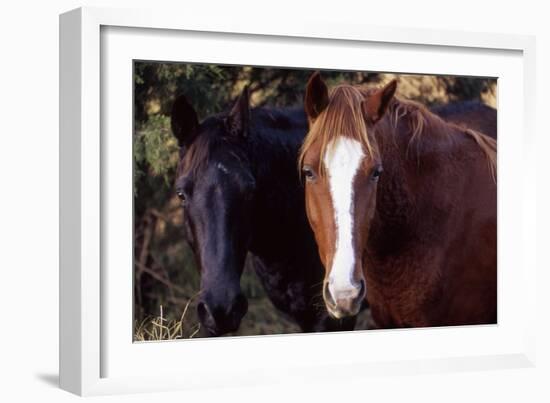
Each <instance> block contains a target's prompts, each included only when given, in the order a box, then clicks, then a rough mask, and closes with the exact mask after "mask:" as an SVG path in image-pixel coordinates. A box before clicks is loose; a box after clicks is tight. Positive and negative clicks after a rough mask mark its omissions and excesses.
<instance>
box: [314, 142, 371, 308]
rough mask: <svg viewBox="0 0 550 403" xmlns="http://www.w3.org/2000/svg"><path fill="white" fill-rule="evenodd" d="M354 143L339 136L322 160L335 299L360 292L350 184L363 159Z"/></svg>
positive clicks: (352, 295)
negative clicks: (329, 216)
mask: <svg viewBox="0 0 550 403" xmlns="http://www.w3.org/2000/svg"><path fill="white" fill-rule="evenodd" d="M364 156H365V155H364V153H363V148H362V146H361V143H359V142H358V141H357V140H354V139H350V138H348V137H343V136H339V137H337V138H336V139H335V140H334V141H332V142H331V143H330V144H329V145H328V146H327V152H326V155H325V158H324V160H323V162H324V164H325V169H326V172H327V174H328V180H329V187H330V195H331V198H332V207H333V209H334V223H335V226H336V245H335V246H336V247H335V253H334V258H333V260H332V268H331V271H330V274H329V279H328V280H329V291H330V293H331V295H332V297H333V298H334V299H335V300H338V299H341V298H342V299H345V298H355V297H356V296H357V294H358V293H359V289H358V288H357V285H354V284H353V282H352V278H353V270H354V267H355V253H354V250H353V182H354V179H355V175H356V174H357V171H358V169H359V166H360V165H361V161H362V160H363V158H364Z"/></svg>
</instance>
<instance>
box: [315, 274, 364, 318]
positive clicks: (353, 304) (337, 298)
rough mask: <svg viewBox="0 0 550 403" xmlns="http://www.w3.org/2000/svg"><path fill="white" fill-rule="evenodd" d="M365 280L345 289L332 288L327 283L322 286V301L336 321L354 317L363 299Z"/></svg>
mask: <svg viewBox="0 0 550 403" xmlns="http://www.w3.org/2000/svg"><path fill="white" fill-rule="evenodd" d="M365 295H366V287H365V280H363V279H361V281H360V282H359V283H358V284H353V285H351V284H350V286H348V287H345V288H337V287H332V286H331V285H330V283H329V282H328V281H325V283H324V285H323V299H324V300H325V305H326V307H327V311H328V312H329V314H330V315H331V316H333V317H335V318H336V319H342V318H345V317H349V316H355V315H357V314H358V313H359V311H360V310H361V306H362V304H363V301H364V299H365Z"/></svg>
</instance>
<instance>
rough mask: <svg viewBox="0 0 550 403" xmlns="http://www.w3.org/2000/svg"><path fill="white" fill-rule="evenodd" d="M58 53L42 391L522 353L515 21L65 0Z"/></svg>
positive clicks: (526, 349)
mask: <svg viewBox="0 0 550 403" xmlns="http://www.w3.org/2000/svg"><path fill="white" fill-rule="evenodd" d="M60 52H61V53H60V98H61V100H60V111H61V112H60V114H61V115H60V131H61V132H60V384H61V387H62V388H64V389H66V390H68V391H71V392H73V393H76V394H80V395H97V394H111V393H129V392H132V393H135V392H140V391H144V392H145V391H159V390H175V389H187V388H209V387H215V386H225V385H230V384H231V385H235V384H238V385H243V386H244V385H257V384H262V383H269V382H274V381H276V382H289V383H291V382H295V381H296V379H302V380H303V379H311V380H320V379H321V380H322V379H327V381H328V380H329V379H334V378H335V377H336V378H338V379H347V378H348V377H350V376H353V377H357V376H369V375H373V374H380V373H385V374H390V375H392V374H414V373H418V372H440V371H458V370H461V371H464V370H476V369H493V368H494V369H498V368H511V367H527V366H531V365H533V362H534V361H533V360H534V344H533V339H534V334H533V331H534V330H533V318H531V317H530V315H531V312H534V311H535V310H534V309H533V307H534V304H535V302H534V301H535V297H534V291H535V265H534V261H533V259H534V253H533V251H532V248H533V247H534V246H533V245H532V244H531V243H529V242H527V234H529V233H530V232H532V231H534V226H535V217H534V209H533V208H532V206H533V204H534V196H533V195H534V183H533V182H532V180H530V179H529V177H528V176H526V175H524V174H523V173H524V172H525V171H527V170H529V167H530V166H531V165H532V164H533V160H532V159H531V158H529V156H530V155H531V152H532V147H533V136H534V134H533V132H532V126H531V122H532V121H533V110H534V108H532V107H531V103H532V102H533V101H532V99H533V94H534V88H535V77H534V39H533V38H531V37H527V36H511V35H500V34H476V33H465V32H452V31H437V32H434V31H423V30H411V29H405V28H399V27H398V28H391V29H390V28H381V27H377V28H375V27H369V26H364V25H362V26H356V25H353V24H339V23H331V24H326V22H323V23H321V22H315V21H306V22H302V23H301V24H300V25H298V24H295V25H293V23H289V24H288V25H285V27H284V28H283V27H281V26H278V25H277V24H275V23H269V22H266V21H262V22H261V23H260V22H255V21H239V20H221V19H220V20H216V19H209V20H206V19H201V18H196V17H195V16H189V15H185V14H179V13H176V12H166V11H164V12H161V11H151V10H109V9H97V8H83V9H78V10H73V11H70V12H68V13H66V14H63V15H61V17H60ZM497 145H498V146H497ZM518 166H520V167H521V169H518ZM518 189H521V191H518Z"/></svg>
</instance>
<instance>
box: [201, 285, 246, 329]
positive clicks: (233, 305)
mask: <svg viewBox="0 0 550 403" xmlns="http://www.w3.org/2000/svg"><path fill="white" fill-rule="evenodd" d="M247 311H248V301H247V299H246V297H245V296H244V295H243V294H238V295H237V296H236V297H235V298H234V299H233V300H232V301H231V302H229V303H227V304H219V303H215V302H214V301H212V300H210V299H208V298H204V299H201V300H200V301H199V303H198V305H197V314H198V316H199V320H200V321H201V324H202V325H203V326H204V327H205V328H206V330H208V333H210V335H212V336H222V335H224V334H226V333H231V332H235V331H237V330H238V329H239V326H240V324H241V320H242V318H243V317H244V315H245V314H246V312H247Z"/></svg>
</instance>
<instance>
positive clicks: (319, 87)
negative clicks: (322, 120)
mask: <svg viewBox="0 0 550 403" xmlns="http://www.w3.org/2000/svg"><path fill="white" fill-rule="evenodd" d="M328 100H329V98H328V88H327V85H326V84H325V82H324V81H323V79H322V78H321V74H320V73H319V72H318V71H316V72H315V73H313V74H312V75H311V77H310V78H309V80H308V82H307V86H306V95H305V98H304V108H305V110H306V115H307V118H308V121H309V123H310V124H311V123H313V121H314V120H315V119H317V117H318V116H319V115H320V114H321V112H323V110H324V109H325V108H326V107H327V105H328Z"/></svg>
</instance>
